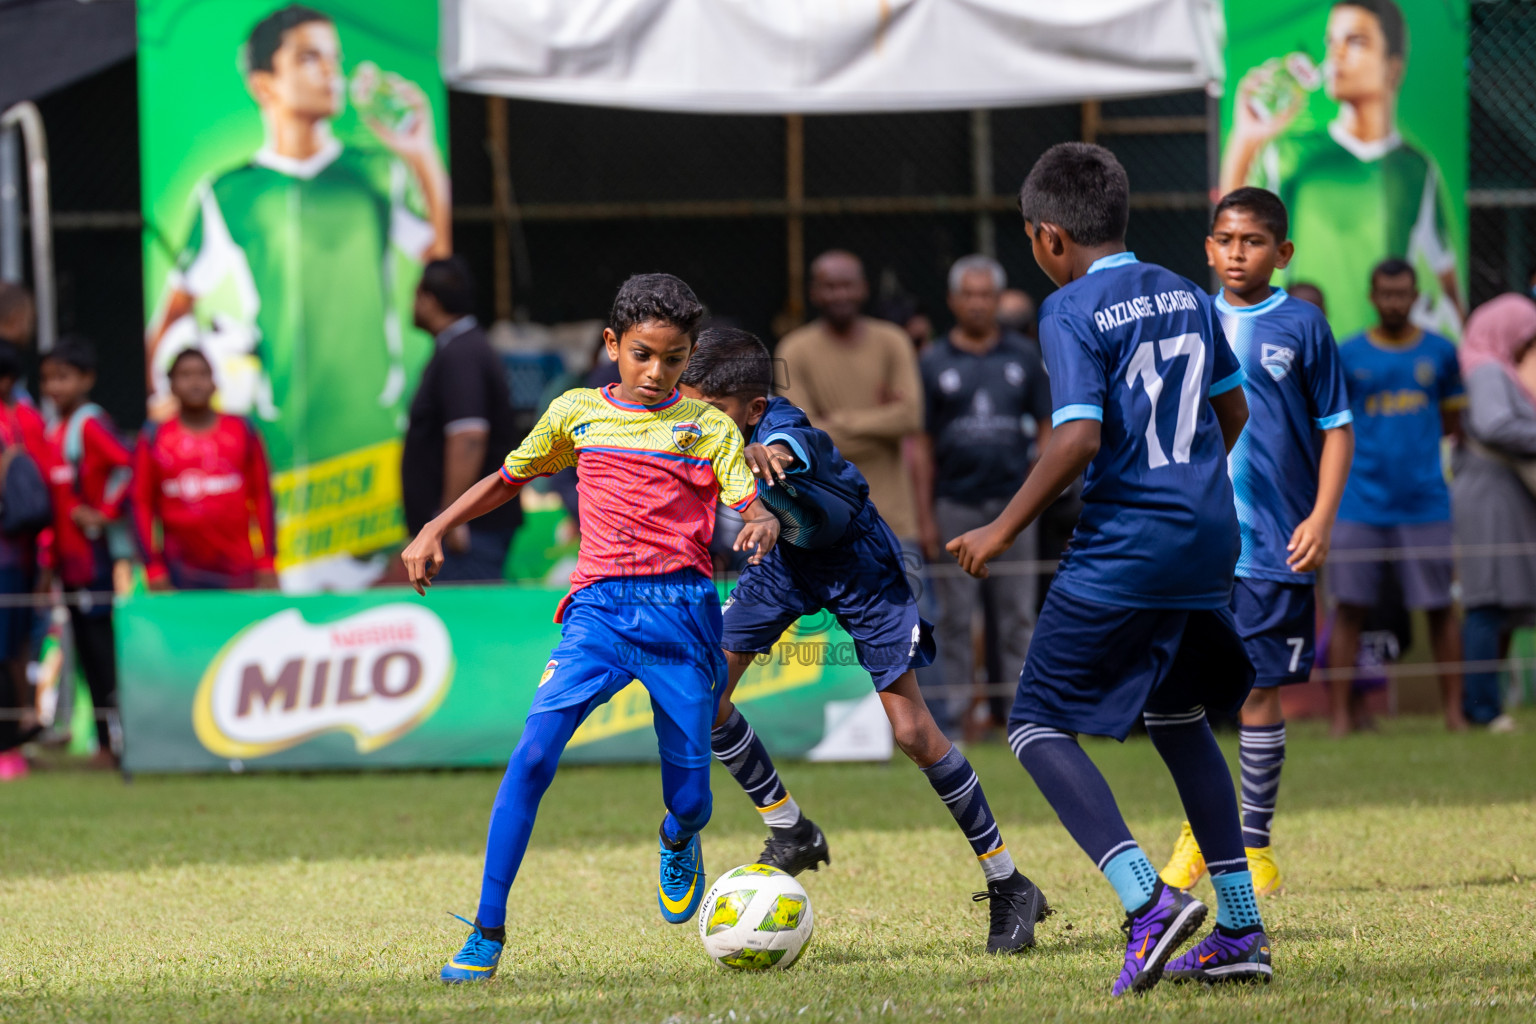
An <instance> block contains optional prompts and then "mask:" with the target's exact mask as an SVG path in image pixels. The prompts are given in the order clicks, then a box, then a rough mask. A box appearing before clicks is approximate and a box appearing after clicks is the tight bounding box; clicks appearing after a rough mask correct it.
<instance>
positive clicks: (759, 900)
mask: <svg viewBox="0 0 1536 1024" xmlns="http://www.w3.org/2000/svg"><path fill="white" fill-rule="evenodd" d="M811 926H812V920H811V898H810V897H809V896H807V895H806V894H805V889H804V888H802V887H801V885H800V883H799V882H797V881H795V879H794V877H793V876H791V875H789V874H787V873H785V872H783V871H780V870H779V869H778V868H773V867H769V866H768V865H766V864H743V865H742V866H741V867H739V868H732V869H731V870H730V871H727V872H726V873H725V874H723V875H721V876H720V877H719V878H718V879H717V880H716V881H715V884H714V887H713V888H711V889H710V890H709V895H707V896H705V897H704V905H703V906H701V907H700V908H699V938H700V939H702V940H703V941H704V952H706V953H708V954H709V955H710V956H711V957H712V958H713V959H714V961H715V963H717V964H719V965H720V966H722V967H730V968H732V969H733V970H738V971H767V970H772V969H774V968H776V967H777V968H783V967H788V966H789V965H790V964H792V963H794V962H795V961H796V960H798V959H799V958H800V954H801V952H802V951H804V949H805V945H806V943H808V942H810V941H811Z"/></svg>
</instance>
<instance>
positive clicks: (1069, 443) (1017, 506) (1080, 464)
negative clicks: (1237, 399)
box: [944, 388, 1242, 579]
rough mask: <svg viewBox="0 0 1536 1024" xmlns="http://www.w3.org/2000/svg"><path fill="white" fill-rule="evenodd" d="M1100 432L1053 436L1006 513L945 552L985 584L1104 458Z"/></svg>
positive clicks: (1093, 425) (1089, 426)
mask: <svg viewBox="0 0 1536 1024" xmlns="http://www.w3.org/2000/svg"><path fill="white" fill-rule="evenodd" d="M1234 390H1237V391H1241V390H1242V388H1236V389H1234ZM1100 429H1101V428H1100V424H1099V421H1098V420H1088V419H1083V420H1069V421H1068V422H1066V423H1063V424H1062V425H1061V426H1059V427H1057V428H1056V429H1055V430H1053V431H1051V438H1050V440H1049V441H1048V442H1046V446H1045V451H1044V452H1042V453H1041V454H1040V461H1038V462H1036V463H1035V468H1034V469H1032V470H1030V473H1029V476H1027V477H1025V478H1024V485H1023V486H1022V487H1020V488H1019V493H1017V494H1015V495H1014V496H1013V500H1012V501H1010V502H1008V506H1007V507H1006V508H1004V509H1003V511H1002V513H1001V514H1000V515H999V516H998V517H997V518H996V519H994V520H992V522H990V523H988V524H987V525H986V526H982V527H978V528H977V529H974V530H971V531H970V532H968V533H962V534H961V535H960V536H958V537H956V538H955V539H954V540H952V541H950V542H949V543H948V544H946V545H945V546H944V550H946V551H948V552H949V553H950V554H952V555H954V556H955V560H956V561H957V562H959V563H960V568H962V569H964V570H965V571H966V572H968V573H970V574H971V575H972V576H975V577H976V578H978V579H986V576H987V563H988V562H989V561H991V560H992V559H994V558H996V557H997V556H998V555H1000V554H1002V553H1003V552H1004V551H1007V550H1008V549H1009V548H1010V547H1011V546H1012V545H1013V542H1014V540H1015V538H1017V537H1018V535H1019V534H1020V533H1022V532H1024V528H1025V527H1026V526H1028V525H1029V524H1030V523H1032V522H1034V521H1035V520H1036V519H1037V518H1039V516H1040V513H1042V512H1044V511H1045V510H1046V509H1047V508H1049V507H1050V504H1051V502H1053V501H1055V500H1056V499H1057V498H1059V497H1061V492H1062V491H1065V490H1066V489H1067V487H1068V486H1070V485H1071V483H1072V481H1074V480H1076V479H1077V478H1078V477H1080V476H1082V475H1083V470H1085V469H1087V468H1088V463H1090V462H1092V461H1093V457H1094V456H1095V455H1097V454H1099V432H1100Z"/></svg>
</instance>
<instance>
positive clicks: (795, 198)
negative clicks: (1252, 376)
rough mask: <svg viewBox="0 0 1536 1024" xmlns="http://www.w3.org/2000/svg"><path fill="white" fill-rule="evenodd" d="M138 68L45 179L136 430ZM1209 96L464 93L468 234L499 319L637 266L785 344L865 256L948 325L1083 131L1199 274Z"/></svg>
mask: <svg viewBox="0 0 1536 1024" xmlns="http://www.w3.org/2000/svg"><path fill="white" fill-rule="evenodd" d="M1533 53H1536V4H1533V3H1530V2H1523V0H1476V2H1473V3H1472V4H1471V34H1470V55H1469V56H1470V59H1469V69H1470V71H1469V76H1470V77H1469V87H1470V114H1471V140H1470V160H1471V187H1470V189H1469V192H1468V196H1467V201H1468V204H1469V206H1470V208H1471V216H1470V224H1471V233H1470V234H1471V237H1470V247H1471V275H1470V289H1471V299H1472V301H1473V303H1474V304H1475V303H1477V302H1481V301H1483V300H1485V299H1487V298H1489V297H1490V296H1492V295H1494V294H1496V293H1498V292H1499V291H1502V290H1505V289H1507V288H1522V289H1523V288H1525V287H1528V279H1529V276H1530V273H1531V271H1532V270H1533V269H1536V103H1532V101H1531V97H1532V96H1536V61H1532V60H1531V59H1530V57H1531V55H1532V54H1533ZM135 78H136V75H135V68H134V65H133V62H131V61H130V62H127V63H125V64H122V65H118V66H116V67H114V68H112V69H109V70H108V71H106V72H103V73H102V74H99V75H96V76H94V77H93V78H91V79H88V80H86V81H83V82H79V83H76V84H75V85H72V86H70V87H68V88H66V89H63V90H60V91H59V92H57V93H54V94H52V95H50V96H48V97H45V98H43V100H42V101H41V102H40V104H39V105H40V106H41V108H42V111H43V116H44V119H45V122H46V124H47V127H48V132H49V147H50V151H51V157H52V161H51V162H52V168H53V172H52V173H53V177H54V188H53V195H54V209H55V211H56V216H55V240H56V245H55V248H56V260H57V265H58V284H59V322H60V328H61V329H62V330H64V331H71V330H75V331H83V332H85V333H87V334H89V335H91V336H92V337H94V338H96V339H97V340H98V342H100V343H101V348H102V359H103V371H102V373H101V397H102V398H103V399H104V404H105V405H106V406H107V407H108V408H109V410H110V411H111V412H112V413H113V414H114V416H116V417H118V419H119V421H120V422H121V423H123V424H124V425H125V426H127V427H133V426H136V425H137V423H138V422H139V419H140V417H141V415H142V395H141V391H140V388H141V381H142V380H143V369H142V359H143V354H142V346H141V345H140V344H139V343H138V339H139V337H140V335H141V332H142V325H143V322H144V308H143V298H142V294H141V284H140V277H141V256H140V231H141V227H142V222H141V218H140V216H139V212H138V202H139V198H138V191H139V152H138V113H137V89H136V85H135ZM1206 104H1207V100H1206V97H1205V96H1204V95H1203V94H1200V93H1183V94H1177V95H1171V96H1163V97H1155V98H1150V99H1141V100H1131V101H1118V102H1106V103H1102V104H1101V103H1085V104H1081V105H1076V106H1056V107H1041V108H1031V109H1015V110H995V111H990V112H980V113H970V112H955V113H914V114H882V115H861V116H818V117H804V118H801V117H789V118H782V117H724V116H695V115H685V114H663V113H638V112H634V111H617V110H604V109H596V108H583V107H570V106H561V105H555V104H541V103H525V102H517V101H506V100H498V99H487V98H485V97H481V96H473V95H468V94H457V93H456V94H452V95H451V96H450V118H449V125H450V135H451V139H450V144H451V166H452V173H453V184H454V190H455V197H456V203H457V212H456V225H455V231H456V242H457V246H458V248H459V249H460V250H461V251H462V252H464V253H465V254H466V255H467V256H468V257H469V258H470V259H471V261H472V262H473V263H474V265H475V266H476V268H477V271H478V273H479V275H480V278H481V280H482V281H483V282H485V283H486V287H485V289H484V291H485V294H484V295H483V297H482V298H483V307H484V308H483V310H482V313H483V315H484V317H485V318H488V319H490V318H494V319H503V318H524V317H525V318H528V319H531V320H534V321H539V322H546V323H547V322H557V321H569V320H582V319H587V318H591V317H594V316H601V315H602V314H603V313H604V312H605V311H606V308H607V305H608V302H609V301H610V299H611V297H612V294H613V291H614V289H615V287H616V286H617V284H618V283H619V281H621V280H622V279H623V277H624V276H626V275H627V274H629V273H631V272H634V271H637V270H649V269H661V268H664V269H668V270H672V271H674V272H676V273H678V274H680V275H682V276H683V277H684V278H686V279H687V280H688V281H690V282H691V283H692V284H693V285H694V286H695V287H696V289H697V290H698V291H699V293H700V295H701V297H703V298H704V300H705V301H706V302H707V303H708V304H709V305H710V306H711V308H712V309H713V310H715V311H716V312H717V313H718V314H721V315H723V316H726V317H729V318H730V319H733V320H735V321H737V322H739V323H741V324H742V325H743V326H746V327H748V328H751V329H753V330H756V331H758V332H759V333H761V334H763V335H765V336H767V337H772V336H776V335H777V334H779V333H782V331H783V330H784V329H785V328H787V327H790V326H793V325H794V324H795V323H797V322H799V320H800V319H802V318H803V317H804V316H805V315H806V309H805V297H804V273H805V265H806V262H807V258H808V257H809V256H813V255H814V254H815V253H817V252H818V251H820V250H822V249H825V248H828V247H831V246H841V247H847V248H851V249H853V250H854V251H855V252H858V253H860V254H861V255H862V256H863V257H864V258H865V260H866V262H867V264H868V266H869V271H870V276H871V280H872V284H873V287H874V289H875V293H876V298H877V299H878V300H880V302H881V306H880V308H881V309H884V310H897V309H917V310H920V311H922V312H925V313H927V314H928V315H929V316H930V317H931V318H932V319H933V320H934V321H936V325H937V326H938V328H939V329H941V330H942V329H943V328H944V327H945V326H947V321H948V317H947V311H946V309H945V306H944V294H943V292H944V279H945V271H946V270H947V268H948V265H949V263H950V262H951V261H952V260H953V259H955V258H956V257H958V256H961V255H964V254H966V253H968V252H972V251H977V250H981V251H994V252H995V253H996V255H997V256H998V257H999V258H1000V259H1001V260H1002V262H1003V264H1004V266H1005V267H1007V269H1008V271H1009V274H1010V276H1011V278H1012V279H1013V281H1014V283H1016V284H1017V285H1019V286H1021V287H1023V288H1025V289H1027V290H1029V291H1031V292H1033V293H1034V294H1035V295H1036V296H1037V297H1038V296H1039V295H1041V294H1043V293H1044V292H1045V291H1047V290H1048V289H1049V285H1048V282H1046V280H1045V279H1044V277H1043V276H1042V275H1041V274H1040V272H1039V271H1038V269H1037V268H1036V267H1035V266H1034V261H1033V260H1032V259H1031V258H1030V255H1029V253H1028V250H1027V247H1026V243H1025V239H1024V236H1023V232H1022V231H1021V230H1020V226H1019V223H1018V216H1017V213H1016V211H1015V205H1014V198H1013V194H1014V191H1015V190H1016V189H1017V187H1018V185H1019V182H1020V180H1021V179H1022V177H1023V175H1024V173H1025V172H1026V171H1027V170H1028V168H1029V166H1030V164H1031V163H1032V161H1033V160H1034V158H1035V157H1036V156H1038V155H1039V153H1041V152H1042V151H1043V150H1044V149H1045V148H1046V147H1047V146H1049V145H1051V144H1052V143H1055V142H1059V141H1062V140H1065V139H1092V140H1095V141H1098V142H1101V143H1103V144H1105V145H1107V146H1109V147H1110V148H1111V149H1113V150H1114V151H1115V152H1116V153H1117V154H1118V155H1119V156H1120V158H1121V160H1122V161H1123V162H1124V163H1125V165H1126V167H1127V169H1128V170H1129V172H1130V175H1131V181H1132V185H1133V189H1134V192H1135V197H1134V200H1133V202H1134V210H1133V215H1132V221H1131V232H1130V239H1129V241H1130V243H1131V245H1132V247H1133V248H1134V249H1135V250H1136V251H1137V252H1138V253H1140V254H1141V255H1142V256H1143V257H1144V258H1147V259H1151V260H1155V261H1157V262H1160V263H1163V264H1165V265H1167V266H1169V267H1171V268H1173V269H1175V270H1177V271H1179V272H1181V273H1184V274H1186V275H1189V276H1191V277H1195V278H1196V279H1197V280H1203V276H1202V275H1204V274H1205V272H1206V271H1205V266H1204V258H1203V254H1202V252H1201V238H1202V237H1203V234H1204V228H1205V217H1206V209H1207V202H1208V197H1207V183H1208V181H1209V180H1210V177H1209V171H1208V166H1209V160H1208V155H1209V147H1210V144H1211V143H1210V139H1209V134H1208V132H1207V124H1208V119H1207V105H1206Z"/></svg>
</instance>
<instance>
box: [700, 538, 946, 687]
mask: <svg viewBox="0 0 1536 1024" xmlns="http://www.w3.org/2000/svg"><path fill="white" fill-rule="evenodd" d="M807 615H810V616H817V618H813V619H811V620H810V621H809V622H805V623H802V624H801V625H800V626H798V627H797V633H796V636H797V637H798V638H799V639H801V640H806V641H809V640H811V638H812V637H814V636H820V635H822V634H824V633H826V631H827V630H828V629H830V628H831V621H830V620H832V619H835V620H836V621H837V624H838V625H840V626H842V627H843V629H845V630H847V632H848V635H849V636H851V637H853V647H854V653H855V654H856V656H857V657H858V659H859V664H860V665H861V666H863V668H864V670H865V671H866V672H868V673H869V675H870V678H871V680H872V681H873V682H874V684H875V689H877V690H883V689H885V688H886V687H888V686H890V685H891V684H892V683H894V682H895V681H896V680H897V679H900V678H901V677H902V675H904V674H905V673H906V672H907V670H908V669H914V668H922V667H924V666H925V665H931V664H933V655H934V648H933V626H932V624H931V623H929V622H928V621H927V620H926V619H924V618H923V617H922V616H921V615H919V614H918V612H917V598H916V597H915V596H914V595H913V593H912V586H911V583H910V582H909V581H908V578H907V565H906V562H905V561H904V560H903V558H902V554H901V545H900V544H899V543H898V542H897V540H896V535H895V534H893V533H891V528H890V527H889V526H886V525H885V522H884V521H883V520H876V522H875V524H874V525H873V526H872V527H871V528H870V529H869V530H868V531H867V532H865V533H864V534H863V535H862V536H860V537H859V538H858V539H857V540H855V541H854V542H853V543H851V544H844V545H842V546H840V547H835V548H816V549H814V550H811V549H807V548H796V547H793V546H791V545H788V544H782V543H781V544H779V545H777V546H775V547H774V549H773V550H772V551H770V552H768V556H767V557H766V558H764V559H763V561H762V564H760V565H749V566H747V568H746V569H745V570H743V571H742V574H741V579H740V581H739V582H738V583H737V584H736V589H735V590H734V591H733V592H732V593H731V597H730V600H728V601H727V602H726V603H725V649H726V650H728V651H731V652H732V653H735V654H764V653H766V652H768V651H771V650H772V649H773V645H774V644H775V643H777V642H778V640H779V637H781V636H783V635H784V631H785V630H787V629H789V628H790V627H792V626H795V624H796V623H797V622H799V621H800V619H801V618H802V617H804V616H807ZM790 639H795V637H791V638H790Z"/></svg>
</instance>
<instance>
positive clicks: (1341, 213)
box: [1219, 0, 1468, 341]
mask: <svg viewBox="0 0 1536 1024" xmlns="http://www.w3.org/2000/svg"><path fill="white" fill-rule="evenodd" d="M1467 17H1468V15H1467V0H1337V2H1336V0H1271V2H1269V3H1252V2H1248V0H1227V4H1226V25H1227V44H1226V54H1225V57H1226V60H1225V63H1226V76H1227V80H1226V88H1225V90H1224V93H1223V96H1222V101H1221V127H1222V145H1221V179H1220V182H1219V189H1220V191H1221V192H1222V193H1226V192H1229V191H1231V190H1232V189H1234V188H1237V187H1239V186H1242V185H1258V186H1260V187H1262V188H1267V189H1269V190H1271V191H1273V192H1276V193H1278V194H1279V196H1280V198H1281V199H1283V200H1285V204H1286V206H1287V207H1288V208H1289V210H1290V215H1291V239H1292V240H1293V241H1294V242H1295V243H1296V256H1295V258H1294V259H1293V260H1292V261H1291V265H1290V267H1289V268H1288V269H1286V270H1283V271H1281V273H1280V280H1279V282H1278V283H1281V284H1299V283H1306V284H1311V285H1315V286H1317V287H1318V288H1320V289H1321V290H1322V292H1323V296H1324V299H1325V301H1326V304H1327V313H1328V319H1329V321H1330V322H1331V323H1332V325H1333V331H1334V334H1335V335H1336V336H1337V337H1338V339H1339V340H1340V341H1343V340H1344V339H1345V338H1348V337H1349V336H1351V335H1354V334H1358V333H1359V332H1360V331H1363V330H1364V329H1366V328H1367V327H1369V326H1371V325H1372V324H1373V323H1374V322H1375V312H1374V310H1373V309H1372V307H1371V304H1370V278H1371V268H1372V267H1374V266H1375V265H1376V264H1377V263H1380V262H1381V261H1382V260H1385V259H1388V258H1391V257H1396V258H1399V259H1404V260H1407V261H1408V262H1409V263H1410V264H1411V265H1412V266H1413V268H1414V270H1415V271H1416V274H1417V277H1418V290H1419V299H1418V303H1417V305H1416V306H1415V308H1414V314H1413V316H1414V320H1415V322H1416V323H1418V325H1419V326H1420V327H1422V328H1423V329H1425V330H1428V331H1434V332H1437V333H1440V334H1444V335H1446V336H1448V337H1451V338H1458V337H1460V336H1461V323H1462V321H1463V320H1464V319H1465V314H1466V302H1467V204H1466V191H1467V70H1466V55H1467Z"/></svg>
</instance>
